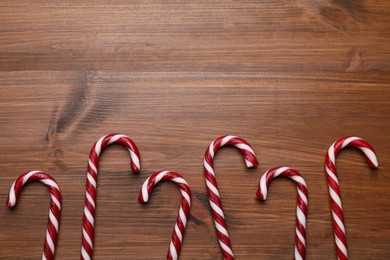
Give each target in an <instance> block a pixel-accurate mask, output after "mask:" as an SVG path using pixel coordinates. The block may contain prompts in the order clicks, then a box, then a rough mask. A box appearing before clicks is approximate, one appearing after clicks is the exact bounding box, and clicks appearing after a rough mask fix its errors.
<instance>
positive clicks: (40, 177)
mask: <svg viewBox="0 0 390 260" xmlns="http://www.w3.org/2000/svg"><path fill="white" fill-rule="evenodd" d="M32 181H40V182H42V183H43V184H45V185H46V186H47V187H48V188H49V191H50V211H49V220H48V223H47V229H46V238H45V243H44V245H43V255H42V259H43V260H46V259H47V260H52V259H54V255H55V250H56V244H57V237H58V229H59V227H60V217H61V191H60V188H59V187H58V184H57V182H56V181H55V180H54V179H53V178H52V177H51V176H50V175H48V174H46V173H44V172H41V171H30V172H26V173H24V174H22V175H20V176H19V177H18V178H17V179H16V180H15V182H14V183H13V184H12V187H11V189H10V191H9V195H8V199H7V203H6V204H7V206H8V207H14V206H15V205H16V201H17V200H18V198H19V194H20V191H21V190H22V188H23V186H24V185H25V184H27V183H29V182H32Z"/></svg>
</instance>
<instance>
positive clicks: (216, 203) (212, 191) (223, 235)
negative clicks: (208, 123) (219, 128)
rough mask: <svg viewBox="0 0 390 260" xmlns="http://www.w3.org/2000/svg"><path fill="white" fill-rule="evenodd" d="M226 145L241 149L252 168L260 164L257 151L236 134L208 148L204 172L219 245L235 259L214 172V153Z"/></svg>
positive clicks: (230, 257) (246, 161)
mask: <svg viewBox="0 0 390 260" xmlns="http://www.w3.org/2000/svg"><path fill="white" fill-rule="evenodd" d="M225 145H232V146H235V147H237V148H238V149H240V151H241V153H242V155H243V156H244V160H245V164H246V167H248V168H252V167H255V166H257V165H258V161H257V159H256V155H255V152H254V151H253V149H252V147H251V146H250V145H249V144H248V143H247V142H246V141H245V140H244V139H241V138H239V137H236V136H231V135H228V136H221V137H219V138H217V139H215V140H214V141H213V142H212V143H211V144H210V145H209V147H208V148H207V150H206V152H205V158H204V163H203V166H204V174H205V179H206V186H207V193H208V196H209V202H210V206H211V212H212V215H213V219H214V224H215V229H216V231H217V234H218V239H219V245H220V248H221V252H222V254H223V257H224V259H229V260H230V259H234V254H233V249H232V245H231V243H230V238H229V234H228V230H227V225H226V221H225V216H224V214H223V209H222V201H221V197H220V195H219V191H218V185H217V180H216V178H215V172H214V166H213V165H214V163H213V161H214V155H215V153H216V152H217V150H218V149H219V148H221V147H222V146H225Z"/></svg>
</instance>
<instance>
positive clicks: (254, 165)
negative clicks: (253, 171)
mask: <svg viewBox="0 0 390 260" xmlns="http://www.w3.org/2000/svg"><path fill="white" fill-rule="evenodd" d="M245 165H246V167H247V168H255V167H256V166H257V165H259V162H258V161H257V160H256V161H254V162H253V163H252V162H250V161H248V160H245Z"/></svg>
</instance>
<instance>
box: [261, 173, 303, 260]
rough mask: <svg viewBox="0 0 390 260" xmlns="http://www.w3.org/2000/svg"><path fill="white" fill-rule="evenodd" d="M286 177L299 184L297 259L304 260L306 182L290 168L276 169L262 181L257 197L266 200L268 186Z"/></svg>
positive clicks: (296, 238) (296, 230) (296, 231)
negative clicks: (279, 178)
mask: <svg viewBox="0 0 390 260" xmlns="http://www.w3.org/2000/svg"><path fill="white" fill-rule="evenodd" d="M278 176H285V177H288V178H290V179H292V180H293V181H295V183H296V184H297V191H298V197H297V217H296V228H295V250H294V251H295V259H296V260H304V259H305V255H306V219H307V203H308V193H307V186H306V182H305V180H304V179H303V177H302V175H301V174H300V173H299V172H298V171H296V170H294V169H292V168H289V167H275V168H272V169H270V170H268V171H267V172H266V173H265V174H264V175H263V176H262V177H261V179H260V183H259V189H258V190H257V193H256V197H257V198H258V199H259V200H266V199H267V193H268V186H269V184H270V183H271V181H272V180H273V179H274V178H276V177H278Z"/></svg>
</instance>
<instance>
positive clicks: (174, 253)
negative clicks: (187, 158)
mask: <svg viewBox="0 0 390 260" xmlns="http://www.w3.org/2000/svg"><path fill="white" fill-rule="evenodd" d="M165 180H169V181H172V182H174V183H176V184H177V185H178V186H179V188H180V193H181V196H182V201H181V206H180V209H179V214H178V216H177V219H176V224H175V229H174V231H173V235H172V239H171V243H170V246H169V250H168V254H167V259H169V260H171V259H172V260H176V259H178V256H179V254H180V249H181V246H182V243H183V238H184V232H185V228H186V225H187V222H188V218H189V216H190V207H191V189H190V187H189V186H188V183H187V182H186V180H185V179H184V178H183V177H182V176H181V175H180V174H178V173H175V172H170V171H160V172H156V173H153V174H152V175H151V176H150V177H149V178H148V179H147V180H146V181H145V182H144V184H143V185H142V188H141V191H140V194H139V197H138V200H139V202H141V203H146V202H148V200H149V197H150V194H151V193H152V191H153V188H154V186H156V185H157V183H159V182H160V181H165Z"/></svg>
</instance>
